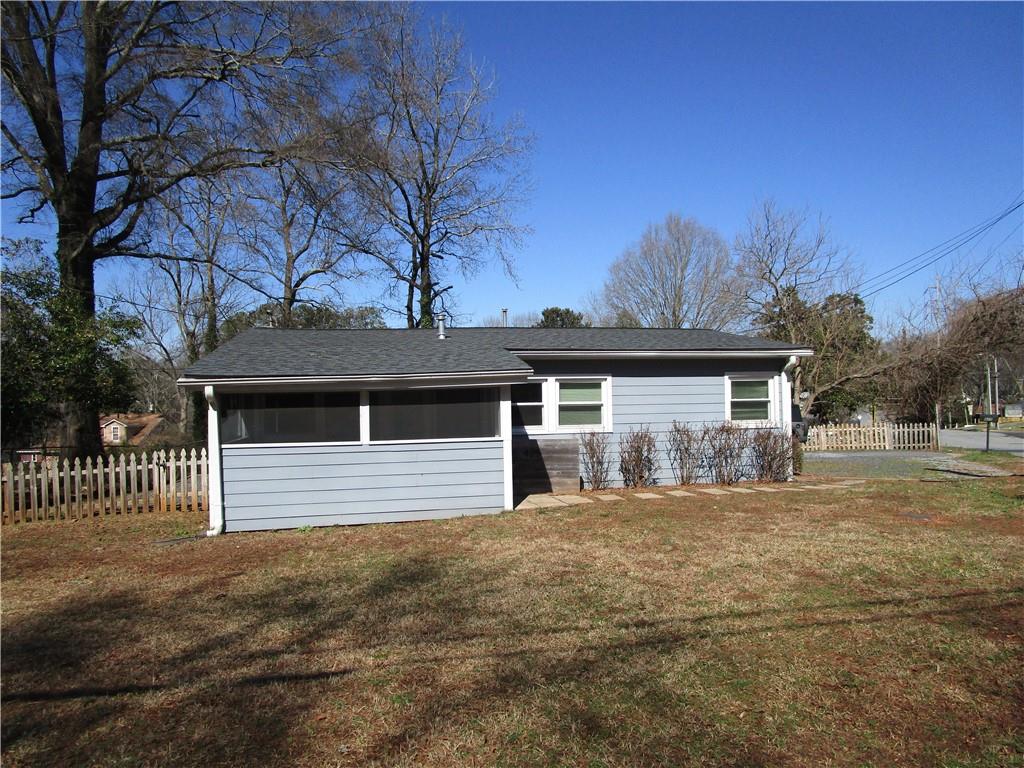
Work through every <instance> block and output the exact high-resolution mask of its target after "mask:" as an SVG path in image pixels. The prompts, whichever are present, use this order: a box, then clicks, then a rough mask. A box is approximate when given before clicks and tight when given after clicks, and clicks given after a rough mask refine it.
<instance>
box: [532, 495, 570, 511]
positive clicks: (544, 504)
mask: <svg viewBox="0 0 1024 768" xmlns="http://www.w3.org/2000/svg"><path fill="white" fill-rule="evenodd" d="M527 501H529V502H531V503H532V504H533V506H534V507H536V508H539V509H547V508H548V507H567V506H569V505H568V504H566V503H565V502H564V501H559V500H558V499H556V498H555V497H554V496H530V497H529V498H528V499H527Z"/></svg>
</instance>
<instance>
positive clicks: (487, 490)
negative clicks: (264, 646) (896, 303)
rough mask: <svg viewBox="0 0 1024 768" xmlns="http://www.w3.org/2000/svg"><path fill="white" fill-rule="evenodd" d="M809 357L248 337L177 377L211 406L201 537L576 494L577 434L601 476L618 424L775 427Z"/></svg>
mask: <svg viewBox="0 0 1024 768" xmlns="http://www.w3.org/2000/svg"><path fill="white" fill-rule="evenodd" d="M810 354H812V352H811V350H810V349H807V348H805V347H798V346H793V345H789V344H781V343H778V342H772V341H764V340H760V339H753V338H747V337H743V336H735V335H731V334H727V333H721V332H717V331H708V330H670V329H610V328H580V329H541V328H454V329H451V330H449V331H447V333H445V332H444V331H443V329H441V330H427V329H424V330H405V329H403V330H397V329H388V330H323V331H321V330H284V329H271V328H254V329H251V330H248V331H246V332H244V333H242V334H240V335H238V336H237V337H235V338H233V339H232V340H230V341H228V342H227V343H226V344H224V345H223V346H221V347H220V348H219V349H217V350H215V351H214V352H213V353H211V354H210V355H208V356H206V357H204V358H203V359H201V360H199V361H198V362H197V363H195V364H194V365H192V366H191V367H190V368H188V369H187V370H186V371H185V373H184V375H183V376H182V378H181V379H179V381H178V383H179V385H181V386H182V387H186V388H190V389H201V390H203V391H204V392H205V395H206V399H207V402H208V403H209V411H208V426H209V429H208V432H209V453H210V481H211V483H210V489H211V490H210V524H211V531H210V533H211V534H213V533H218V532H220V531H222V530H228V531H243V530H262V529H273V528H290V527H298V526H303V525H337V524H350V523H352V524H354V523H373V522H384V521H400V520H424V519H433V518H443V517H453V516H460V515H473V514H486V513H494V512H500V511H502V510H507V509H511V508H512V507H513V506H514V497H515V495H516V491H518V492H519V494H520V495H521V494H523V493H527V492H530V491H532V490H545V489H550V488H561V487H566V488H571V489H573V490H578V489H579V483H580V471H579V447H578V440H579V435H580V433H581V432H589V431H595V430H596V431H603V432H607V433H609V436H610V438H611V440H610V442H611V447H612V449H613V450H612V453H613V456H612V458H613V462H612V463H613V466H614V467H615V468H616V471H617V467H618V458H617V450H618V438H619V436H620V435H622V434H624V433H625V432H626V431H627V430H629V429H630V428H631V427H638V426H641V425H647V426H649V427H650V429H651V430H652V431H655V432H658V433H663V432H665V431H666V430H668V429H669V428H670V427H671V425H672V422H673V421H674V420H676V421H680V422H688V423H691V424H695V425H697V426H701V425H704V424H708V423H719V422H722V421H726V420H732V421H738V422H741V423H743V424H749V425H771V426H776V427H778V428H779V429H781V430H785V431H787V432H788V430H789V429H790V428H791V418H792V416H791V409H790V405H789V403H790V400H791V387H790V382H789V378H788V376H787V375H786V371H787V370H788V369H789V367H790V366H791V365H793V364H795V363H796V357H794V356H802V355H810ZM660 446H661V448H662V451H663V453H664V446H665V444H664V441H663V440H661V441H660ZM658 481H659V482H662V483H672V482H673V477H672V472H671V465H670V463H669V461H668V457H667V456H665V455H663V456H662V457H661V472H660V474H659V476H658Z"/></svg>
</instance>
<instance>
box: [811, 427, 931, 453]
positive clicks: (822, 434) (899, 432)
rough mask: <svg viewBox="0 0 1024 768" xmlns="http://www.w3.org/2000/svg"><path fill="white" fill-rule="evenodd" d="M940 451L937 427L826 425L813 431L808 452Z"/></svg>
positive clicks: (812, 428)
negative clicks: (937, 449) (938, 448)
mask: <svg viewBox="0 0 1024 768" xmlns="http://www.w3.org/2000/svg"><path fill="white" fill-rule="evenodd" d="M937 447H938V441H937V439H936V434H935V425H934V424H891V423H883V424H872V425H870V426H860V425H858V424H823V425H819V426H816V427H811V431H810V433H809V434H808V436H807V443H806V445H804V450H807V451H927V450H932V449H934V448H937Z"/></svg>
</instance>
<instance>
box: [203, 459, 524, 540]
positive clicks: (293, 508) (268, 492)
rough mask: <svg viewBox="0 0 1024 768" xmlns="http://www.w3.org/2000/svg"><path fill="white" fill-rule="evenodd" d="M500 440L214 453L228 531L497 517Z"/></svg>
mask: <svg viewBox="0 0 1024 768" xmlns="http://www.w3.org/2000/svg"><path fill="white" fill-rule="evenodd" d="M501 448H502V444H501V440H500V439H496V440H485V441H459V442H450V443H418V444H409V443H404V444H394V445H332V446H319V445H310V446H285V447H273V446H261V445H234V446H232V445H226V446H224V447H223V448H222V451H221V456H222V467H223V469H222V472H223V482H224V517H225V523H226V526H225V527H226V530H228V531H257V530H269V529H274V528H296V527H299V526H303V525H350V524H356V523H381V522H397V521H404V520H432V519H437V518H443V517H459V516H462V515H479V514H488V513H495V512H500V511H501V510H502V508H503V507H504V484H503V465H502V451H501Z"/></svg>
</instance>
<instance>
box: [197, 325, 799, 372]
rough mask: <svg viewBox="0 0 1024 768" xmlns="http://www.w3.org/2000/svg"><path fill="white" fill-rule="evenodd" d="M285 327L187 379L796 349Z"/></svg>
mask: <svg viewBox="0 0 1024 768" xmlns="http://www.w3.org/2000/svg"><path fill="white" fill-rule="evenodd" d="M447 336H448V338H446V339H444V340H443V341H442V340H440V339H438V338H437V331H436V330H430V329H423V330H419V329H417V330H408V329H404V328H403V329H386V330H351V331H349V330H330V331H320V330H285V329H279V328H252V329H250V330H247V331H244V332H243V333H241V334H239V335H238V336H236V337H235V338H233V339H231V340H230V341H228V342H226V343H225V344H223V345H221V346H220V347H219V348H218V349H216V350H215V351H214V352H212V353H211V354H209V355H207V356H206V357H204V358H202V359H201V360H199V361H197V362H196V363H195V364H194V365H192V366H190V367H189V368H187V369H186V370H185V373H184V377H185V378H186V379H212V378H218V379H220V378H227V379H231V378H277V377H281V376H310V377H334V376H402V375H416V374H445V373H451V374H461V373H480V372H513V373H514V372H518V371H521V372H528V371H530V366H529V365H528V364H527V363H525V362H523V361H522V360H521V359H520V358H519V357H517V356H516V355H515V354H513V352H522V351H536V352H558V351H593V352H636V351H640V352H659V351H664V352H683V351H686V352H690V351H695V352H701V351H708V352H723V351H726V352H728V351H735V352H743V351H758V350H762V351H763V350H780V351H785V350H796V349H801V347H797V346H794V345H791V344H782V343H779V342H774V341H765V340H763V339H754V338H749V337H746V336H736V335H734V334H730V333H722V332H721V331H709V330H703V329H652V328H565V329H561V328H559V329H554V328H451V329H449V330H448V331H447Z"/></svg>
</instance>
